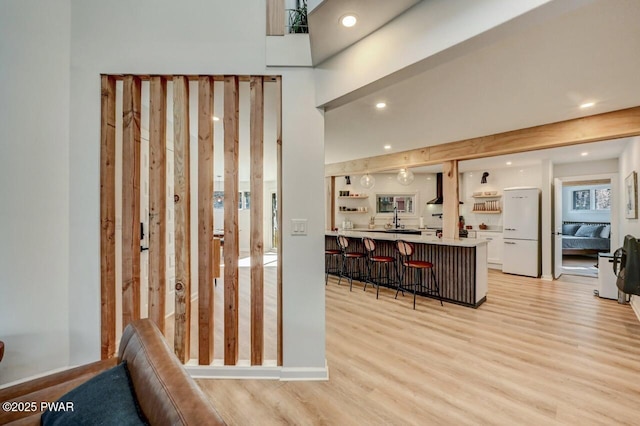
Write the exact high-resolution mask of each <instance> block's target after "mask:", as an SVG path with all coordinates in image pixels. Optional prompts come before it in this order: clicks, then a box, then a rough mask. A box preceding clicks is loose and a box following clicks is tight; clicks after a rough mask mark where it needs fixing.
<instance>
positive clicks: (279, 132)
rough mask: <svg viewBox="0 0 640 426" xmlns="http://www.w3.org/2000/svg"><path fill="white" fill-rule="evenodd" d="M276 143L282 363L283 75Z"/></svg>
mask: <svg viewBox="0 0 640 426" xmlns="http://www.w3.org/2000/svg"><path fill="white" fill-rule="evenodd" d="M276 97H277V100H276V143H277V150H278V152H277V157H278V170H277V176H278V177H277V179H278V189H277V190H276V193H277V198H278V199H277V203H278V205H277V209H278V214H277V220H278V230H277V232H278V266H277V267H278V272H277V276H278V283H277V293H278V294H277V300H278V345H277V346H278V355H277V357H278V359H277V364H278V365H282V362H283V354H282V352H283V349H282V348H283V345H282V264H283V263H284V262H283V259H282V246H283V243H282V77H280V76H278V77H276Z"/></svg>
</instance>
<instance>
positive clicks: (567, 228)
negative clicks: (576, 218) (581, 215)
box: [562, 223, 580, 235]
mask: <svg viewBox="0 0 640 426" xmlns="http://www.w3.org/2000/svg"><path fill="white" fill-rule="evenodd" d="M578 228H580V225H579V224H574V223H567V224H564V225H562V235H576V231H577V230H578Z"/></svg>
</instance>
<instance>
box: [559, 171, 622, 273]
mask: <svg viewBox="0 0 640 426" xmlns="http://www.w3.org/2000/svg"><path fill="white" fill-rule="evenodd" d="M596 179H609V180H610V182H611V219H610V220H611V235H610V240H611V247H610V249H611V250H612V251H613V250H615V248H616V247H617V246H618V244H619V242H618V241H619V239H618V217H619V206H620V200H619V198H620V195H621V194H620V188H619V182H618V173H601V174H593V175H580V176H564V177H559V178H554V179H553V182H554V184H553V190H554V197H553V198H554V200H555V203H554V211H553V212H552V215H551V217H552V218H553V220H554V222H553V226H552V229H553V232H554V233H555V232H562V223H559V224H558V223H556V220H557V219H556V218H558V217H560V218H562V187H563V186H564V185H565V184H567V183H571V182H579V181H584V180H596ZM557 182H560V183H561V185H560V187H559V188H558V187H557V185H556V183H557ZM558 190H559V194H558V193H556V192H555V191H558ZM558 201H559V202H558ZM561 222H562V221H561ZM558 228H559V229H558ZM555 237H556V235H553V243H552V245H553V246H554V254H553V259H554V262H553V277H554V279H557V278H558V277H559V276H560V275H561V274H562V253H559V254H560V257H559V258H560V270H559V271H558V270H557V269H558V264H557V255H558V253H556V251H557V250H556V249H555Z"/></svg>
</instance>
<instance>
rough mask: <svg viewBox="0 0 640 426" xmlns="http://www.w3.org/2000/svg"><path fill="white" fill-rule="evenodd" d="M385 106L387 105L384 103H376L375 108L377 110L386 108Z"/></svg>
mask: <svg viewBox="0 0 640 426" xmlns="http://www.w3.org/2000/svg"><path fill="white" fill-rule="evenodd" d="M386 106H387V104H386V103H384V102H378V103H377V104H376V108H378V109H382V108H386Z"/></svg>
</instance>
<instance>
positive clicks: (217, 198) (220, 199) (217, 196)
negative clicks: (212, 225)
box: [213, 191, 224, 209]
mask: <svg viewBox="0 0 640 426" xmlns="http://www.w3.org/2000/svg"><path fill="white" fill-rule="evenodd" d="M213 208H214V209H223V208H224V191H213Z"/></svg>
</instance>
